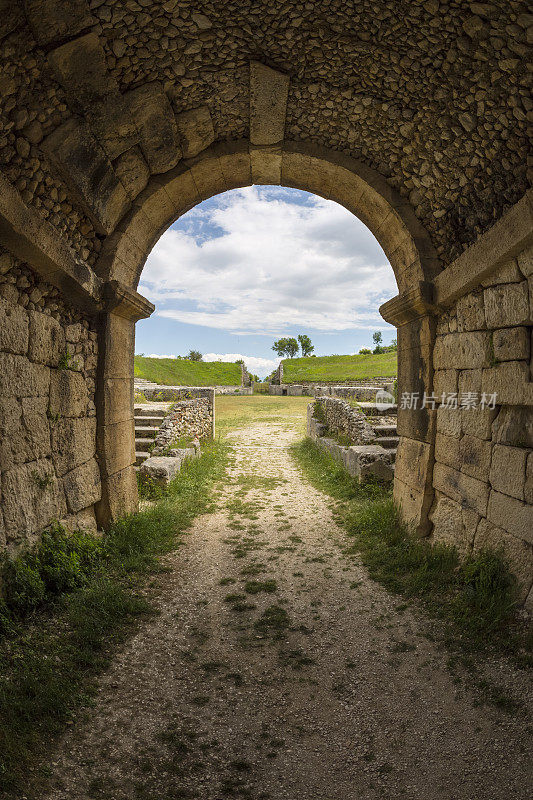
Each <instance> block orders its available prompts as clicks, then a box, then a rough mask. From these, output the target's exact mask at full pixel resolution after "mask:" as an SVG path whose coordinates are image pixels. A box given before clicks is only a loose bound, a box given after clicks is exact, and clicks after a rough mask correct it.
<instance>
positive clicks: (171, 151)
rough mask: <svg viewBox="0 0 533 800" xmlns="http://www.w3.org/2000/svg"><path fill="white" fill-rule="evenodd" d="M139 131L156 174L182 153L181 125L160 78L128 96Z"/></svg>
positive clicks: (150, 165) (138, 88) (151, 168)
mask: <svg viewBox="0 0 533 800" xmlns="http://www.w3.org/2000/svg"><path fill="white" fill-rule="evenodd" d="M125 98H126V101H127V103H128V104H129V108H130V111H131V114H132V116H133V118H134V119H135V121H136V124H137V127H138V129H139V133H140V145H141V150H142V152H143V155H144V157H145V159H146V161H147V162H148V166H149V167H150V171H151V172H153V173H156V174H157V173H161V172H166V171H167V170H169V169H172V167H174V166H176V164H177V163H178V161H179V160H180V158H181V156H182V152H181V147H180V144H179V136H178V127H177V125H176V119H175V117H174V112H173V111H172V106H171V105H170V101H169V99H168V97H167V96H166V94H165V92H164V91H163V88H162V86H161V84H160V83H159V82H158V81H152V82H151V83H146V84H144V85H143V86H138V87H137V88H136V89H132V90H131V91H129V92H128V93H127V94H126V95H125Z"/></svg>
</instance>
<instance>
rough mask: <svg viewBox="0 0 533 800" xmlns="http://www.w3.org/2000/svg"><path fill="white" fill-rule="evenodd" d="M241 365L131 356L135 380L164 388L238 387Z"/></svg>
mask: <svg viewBox="0 0 533 800" xmlns="http://www.w3.org/2000/svg"><path fill="white" fill-rule="evenodd" d="M241 375H242V372H241V365H240V364H235V363H233V364H225V363H222V362H221V361H205V362H204V361H187V360H186V359H178V358H147V357H146V356H135V377H136V378H145V379H146V380H147V381H153V382H154V383H159V384H163V385H165V386H214V385H218V386H235V385H236V386H240V385H241Z"/></svg>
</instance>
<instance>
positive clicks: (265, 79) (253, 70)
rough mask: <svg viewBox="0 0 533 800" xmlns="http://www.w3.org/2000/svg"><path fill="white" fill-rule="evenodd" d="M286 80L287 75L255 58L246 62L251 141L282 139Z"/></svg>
mask: <svg viewBox="0 0 533 800" xmlns="http://www.w3.org/2000/svg"><path fill="white" fill-rule="evenodd" d="M289 82H290V79H289V76H288V75H284V74H283V73H281V72H278V71H277V70H274V69H271V68H270V67H267V66H266V65H265V64H260V63H259V62H258V61H252V62H251V63H250V142H251V143H252V144H253V145H272V144H279V143H280V142H282V141H283V138H284V134H285V115H286V111H287V97H288V94H289ZM280 170H281V164H280Z"/></svg>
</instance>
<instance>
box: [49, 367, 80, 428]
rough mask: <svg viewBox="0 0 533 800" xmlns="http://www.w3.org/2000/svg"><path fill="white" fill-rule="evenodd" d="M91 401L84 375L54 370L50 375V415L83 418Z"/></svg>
mask: <svg viewBox="0 0 533 800" xmlns="http://www.w3.org/2000/svg"><path fill="white" fill-rule="evenodd" d="M88 400H89V396H88V392H87V384H86V383H85V379H84V377H83V375H81V374H80V373H79V372H74V371H73V370H71V369H54V370H52V372H51V375H50V405H49V408H50V415H51V417H52V418H54V417H58V416H59V417H81V416H83V415H84V414H85V412H86V411H87V402H88Z"/></svg>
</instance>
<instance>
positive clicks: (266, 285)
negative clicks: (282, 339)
mask: <svg viewBox="0 0 533 800" xmlns="http://www.w3.org/2000/svg"><path fill="white" fill-rule="evenodd" d="M295 196H297V197H298V199H300V202H294V198H295ZM302 198H303V204H302ZM291 199H292V202H291ZM213 206H214V207H213ZM139 289H140V291H141V292H142V293H143V294H146V295H148V296H149V297H150V298H151V299H152V300H154V301H155V303H156V305H157V310H156V314H158V315H159V316H162V317H168V318H171V319H176V320H179V321H180V322H184V323H190V324H193V325H204V326H208V327H211V328H218V329H221V330H226V331H228V332H230V333H240V334H257V333H260V334H267V335H269V336H272V335H279V334H283V333H289V332H291V333H295V332H300V331H302V332H304V331H306V330H308V331H311V330H316V331H322V332H333V331H343V330H354V329H364V330H375V328H376V326H378V325H379V327H380V328H382V329H383V328H385V327H387V326H385V325H384V323H383V320H382V319H381V317H380V316H379V313H378V306H379V305H380V304H381V303H382V302H384V300H386V299H388V298H390V297H391V296H392V295H394V294H396V284H395V280H394V276H393V272H392V268H391V267H390V265H389V264H388V262H387V259H386V257H385V255H384V253H383V251H382V250H381V248H380V246H379V244H378V243H377V241H376V240H375V239H374V237H373V236H372V234H371V233H370V231H369V230H368V229H367V228H366V227H365V226H364V225H363V223H362V222H360V221H359V220H358V219H357V218H356V217H354V216H353V214H351V213H350V212H349V211H347V210H346V209H345V208H343V207H342V206H340V205H337V204H336V203H333V202H332V201H329V200H324V199H322V198H319V197H313V196H308V195H304V194H303V193H302V194H298V195H295V193H294V190H284V189H265V188H261V187H250V188H246V189H237V190H234V191H232V192H228V193H226V194H224V195H221V196H220V197H219V198H217V199H216V201H215V202H214V203H213V202H212V203H211V207H210V208H209V209H208V210H205V209H203V208H202V206H199V207H197V208H196V209H194V210H193V211H191V212H189V214H188V215H187V216H186V217H184V218H183V219H182V221H181V223H179V228H177V229H176V228H171V229H170V230H168V231H167V232H166V233H165V234H164V235H163V236H162V237H161V239H160V240H159V242H158V243H157V244H156V245H155V247H154V249H153V250H152V252H151V254H150V256H149V258H148V261H147V264H146V267H145V269H144V272H143V275H142V281H141V285H140V287H139Z"/></svg>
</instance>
